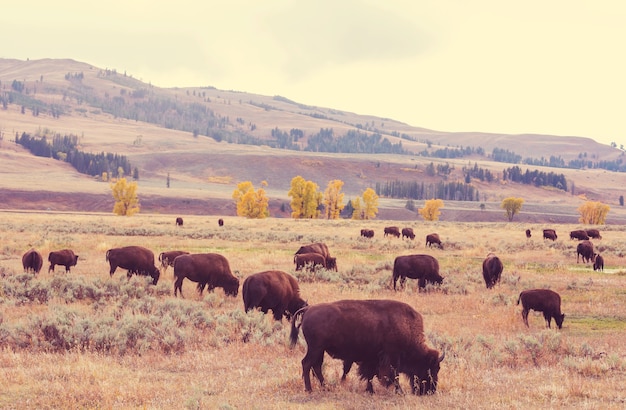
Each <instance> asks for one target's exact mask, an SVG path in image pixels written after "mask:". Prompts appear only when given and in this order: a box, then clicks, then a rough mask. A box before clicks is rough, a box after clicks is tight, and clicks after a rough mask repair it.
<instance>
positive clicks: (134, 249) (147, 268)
mask: <svg viewBox="0 0 626 410" xmlns="http://www.w3.org/2000/svg"><path fill="white" fill-rule="evenodd" d="M106 261H107V262H109V265H110V267H111V269H110V270H109V275H111V276H113V274H114V273H115V270H116V269H117V268H118V267H120V268H122V269H126V270H127V271H128V272H127V273H126V276H128V278H130V277H131V276H133V274H135V275H143V276H150V277H151V278H152V284H154V285H156V284H157V283H158V281H159V276H161V272H160V271H159V268H157V267H156V266H155V265H154V253H152V251H151V250H150V249H147V248H144V247H143V246H124V247H121V248H112V249H109V250H108V251H107V253H106Z"/></svg>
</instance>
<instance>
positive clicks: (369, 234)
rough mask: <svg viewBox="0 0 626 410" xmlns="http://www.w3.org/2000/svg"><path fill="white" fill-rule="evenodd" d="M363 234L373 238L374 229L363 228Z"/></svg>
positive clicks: (365, 236)
mask: <svg viewBox="0 0 626 410" xmlns="http://www.w3.org/2000/svg"><path fill="white" fill-rule="evenodd" d="M361 236H362V237H364V238H373V237H374V230H373V229H361Z"/></svg>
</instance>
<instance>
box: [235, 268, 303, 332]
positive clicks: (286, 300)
mask: <svg viewBox="0 0 626 410" xmlns="http://www.w3.org/2000/svg"><path fill="white" fill-rule="evenodd" d="M241 293H242V295H243V307H244V310H245V311H246V312H248V311H249V310H251V309H255V308H261V312H263V313H267V311H268V310H270V309H271V310H272V313H273V314H274V319H276V320H282V318H283V315H284V316H285V317H286V318H287V320H289V319H290V318H291V316H292V315H293V314H294V313H296V312H297V311H298V310H299V309H300V308H302V307H304V306H306V302H305V301H304V300H302V298H301V297H300V288H299V286H298V281H297V280H296V278H294V277H293V276H291V275H288V274H287V273H285V272H282V271H278V270H269V271H265V272H259V273H255V274H253V275H250V276H248V277H247V278H246V280H244V281H243V287H242V288H241Z"/></svg>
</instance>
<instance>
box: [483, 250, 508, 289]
mask: <svg viewBox="0 0 626 410" xmlns="http://www.w3.org/2000/svg"><path fill="white" fill-rule="evenodd" d="M502 270H504V265H502V261H501V260H500V258H498V257H497V256H496V255H494V254H493V253H490V254H488V255H487V257H486V258H485V260H484V261H483V279H484V280H485V285H486V286H487V289H491V288H493V287H494V286H495V284H496V283H498V282H500V277H501V276H502Z"/></svg>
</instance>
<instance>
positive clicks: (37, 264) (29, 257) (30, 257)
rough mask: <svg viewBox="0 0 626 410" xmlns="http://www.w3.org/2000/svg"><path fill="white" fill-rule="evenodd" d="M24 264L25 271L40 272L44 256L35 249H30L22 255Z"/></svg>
mask: <svg viewBox="0 0 626 410" xmlns="http://www.w3.org/2000/svg"><path fill="white" fill-rule="evenodd" d="M22 266H23V267H24V271H25V272H32V273H39V271H40V270H41V267H42V266H43V257H42V256H41V254H40V253H39V252H37V251H36V250H35V249H29V250H27V251H26V252H25V253H24V255H22Z"/></svg>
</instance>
